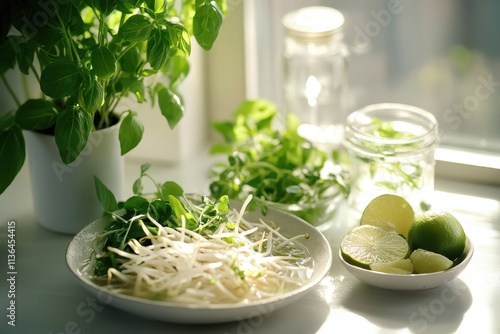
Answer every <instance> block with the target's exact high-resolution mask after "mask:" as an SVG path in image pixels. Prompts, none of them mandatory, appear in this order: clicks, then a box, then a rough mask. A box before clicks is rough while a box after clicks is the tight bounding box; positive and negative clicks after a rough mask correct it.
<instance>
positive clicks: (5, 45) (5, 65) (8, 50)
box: [0, 36, 16, 74]
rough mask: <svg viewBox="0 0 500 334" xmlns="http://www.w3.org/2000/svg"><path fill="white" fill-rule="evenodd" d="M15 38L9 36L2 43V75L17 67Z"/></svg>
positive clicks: (0, 45) (0, 67)
mask: <svg viewBox="0 0 500 334" xmlns="http://www.w3.org/2000/svg"><path fill="white" fill-rule="evenodd" d="M13 38H14V37H13V36H9V37H7V38H6V39H4V40H3V41H1V42H0V50H2V51H1V52H0V74H3V73H5V72H6V71H7V70H8V69H9V68H10V69H13V68H14V66H15V65H16V52H15V50H14V45H13V43H14V40H15V39H13Z"/></svg>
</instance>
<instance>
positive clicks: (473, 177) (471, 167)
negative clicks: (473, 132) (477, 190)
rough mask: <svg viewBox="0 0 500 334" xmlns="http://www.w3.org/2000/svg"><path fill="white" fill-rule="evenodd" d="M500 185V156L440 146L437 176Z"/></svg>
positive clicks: (437, 158)
mask: <svg viewBox="0 0 500 334" xmlns="http://www.w3.org/2000/svg"><path fill="white" fill-rule="evenodd" d="M441 177H443V178H446V179H454V180H459V181H465V182H473V183H479V184H489V185H500V156H499V155H493V154H491V153H486V152H476V151H471V150H470V151H468V150H463V149H460V150H457V149H454V148H451V147H446V146H443V147H439V148H438V149H437V150H436V178H441Z"/></svg>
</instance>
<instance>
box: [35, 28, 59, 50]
mask: <svg viewBox="0 0 500 334" xmlns="http://www.w3.org/2000/svg"><path fill="white" fill-rule="evenodd" d="M63 38H64V32H63V30H61V28H59V27H50V26H43V27H40V29H39V31H38V33H37V34H36V35H35V36H33V40H34V41H35V42H36V43H37V44H40V45H44V46H49V45H55V44H57V42H59V41H60V40H61V39H63Z"/></svg>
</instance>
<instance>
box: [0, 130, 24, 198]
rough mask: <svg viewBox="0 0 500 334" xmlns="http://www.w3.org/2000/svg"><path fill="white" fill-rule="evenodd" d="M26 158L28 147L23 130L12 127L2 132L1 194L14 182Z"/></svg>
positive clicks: (0, 137)
mask: <svg viewBox="0 0 500 334" xmlns="http://www.w3.org/2000/svg"><path fill="white" fill-rule="evenodd" d="M25 158H26V147H25V144H24V137H23V132H22V130H21V128H20V127H19V126H17V125H14V126H11V127H10V128H9V129H7V130H6V131H2V132H0V161H1V163H0V175H2V177H0V194H2V193H3V192H4V191H5V189H7V187H8V186H9V185H10V184H11V183H12V181H14V178H15V177H16V175H17V174H18V173H19V171H20V170H21V167H22V166H23V164H24V160H25Z"/></svg>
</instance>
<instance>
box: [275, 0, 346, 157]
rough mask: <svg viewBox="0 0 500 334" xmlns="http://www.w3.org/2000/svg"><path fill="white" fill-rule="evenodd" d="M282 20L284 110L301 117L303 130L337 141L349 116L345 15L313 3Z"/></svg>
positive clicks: (319, 138)
mask: <svg viewBox="0 0 500 334" xmlns="http://www.w3.org/2000/svg"><path fill="white" fill-rule="evenodd" d="M282 23H283V25H284V27H285V40H284V48H283V66H284V68H283V71H284V100H285V105H284V109H285V112H286V113H292V114H295V115H297V116H298V117H299V118H300V120H301V123H302V124H301V126H300V127H299V134H300V135H302V136H304V137H305V138H307V139H309V140H311V141H313V142H315V143H317V144H321V145H323V146H326V148H332V145H333V147H336V146H338V144H340V142H341V139H342V132H343V123H344V120H345V117H346V93H347V78H346V76H347V63H348V52H347V48H346V46H345V45H344V43H343V29H342V28H343V25H344V16H343V15H342V13H341V12H339V11H338V10H336V9H334V8H330V7H322V6H313V7H305V8H301V9H299V10H296V11H293V12H290V13H288V14H286V15H285V16H284V17H283V21H282Z"/></svg>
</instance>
